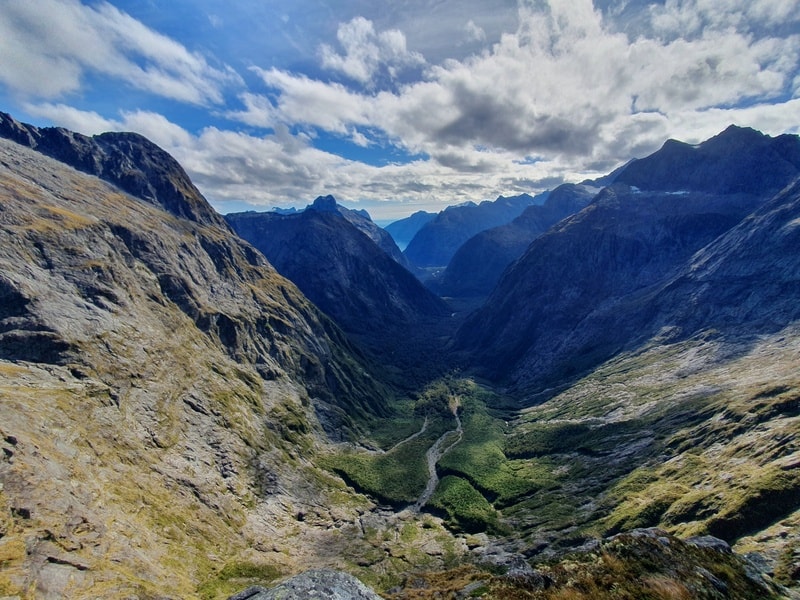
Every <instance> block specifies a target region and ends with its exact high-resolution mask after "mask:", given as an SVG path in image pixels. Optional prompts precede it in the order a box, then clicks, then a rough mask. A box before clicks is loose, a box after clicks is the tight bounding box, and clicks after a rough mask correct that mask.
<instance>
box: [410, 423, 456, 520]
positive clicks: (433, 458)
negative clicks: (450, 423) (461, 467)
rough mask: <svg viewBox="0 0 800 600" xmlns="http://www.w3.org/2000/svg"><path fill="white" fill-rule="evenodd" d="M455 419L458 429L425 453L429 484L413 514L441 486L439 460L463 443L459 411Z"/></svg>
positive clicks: (440, 438)
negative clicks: (448, 441)
mask: <svg viewBox="0 0 800 600" xmlns="http://www.w3.org/2000/svg"><path fill="white" fill-rule="evenodd" d="M453 417H454V418H455V420H456V428H455V429H452V430H450V431H447V432H445V433H443V434H442V435H441V436H440V437H439V439H438V440H436V442H434V444H433V446H431V447H430V448H428V451H427V452H426V453H425V458H426V459H427V461H428V484H427V485H426V486H425V491H423V492H422V495H421V496H420V497H419V498H418V499H417V501H416V502H415V503H414V504H413V505H412V506H411V507H410V510H411V511H413V512H417V513H418V512H419V511H420V510H421V509H422V507H423V506H425V505H426V504H427V503H428V500H430V499H431V496H433V492H434V491H435V490H436V486H437V485H439V475H438V474H437V473H436V463H437V462H439V459H441V458H442V456H444V455H445V454H447V452H449V451H450V450H451V449H452V448H453V447H454V446H455V445H456V444H458V443H459V442H460V441H461V437H462V436H463V433H464V430H463V429H462V427H461V418H460V417H459V416H458V410H457V409H454V410H453ZM453 434H455V435H456V439H455V440H454V441H453V442H451V443H450V444H449V445H447V446H445V442H446V441H447V438H448V437H450V436H451V435H453Z"/></svg>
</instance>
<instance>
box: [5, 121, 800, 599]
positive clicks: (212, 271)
mask: <svg viewBox="0 0 800 600" xmlns="http://www.w3.org/2000/svg"><path fill="white" fill-rule="evenodd" d="M506 200H508V201H507V202H506ZM490 205H492V206H490ZM495 205H496V206H495ZM480 207H483V209H481V210H487V211H491V210H497V211H499V212H503V213H504V216H503V220H501V221H499V222H497V225H498V227H497V228H496V229H491V228H490V227H488V225H487V228H484V231H483V232H481V231H474V232H472V233H469V235H467V234H466V230H467V228H461V229H460V230H459V232H458V234H457V235H456V234H452V235H451V234H450V233H447V234H446V235H443V237H442V240H443V241H445V242H447V244H444V245H448V244H450V242H451V241H452V240H454V239H455V238H456V237H458V238H459V239H461V241H460V242H458V246H459V247H460V250H459V249H458V248H453V249H452V252H453V256H454V257H457V258H453V259H452V260H450V259H449V258H447V260H446V261H445V262H439V260H442V258H441V257H439V258H437V259H436V260H435V261H433V262H430V263H429V265H428V266H431V265H435V266H444V265H446V264H448V263H450V264H449V266H448V268H447V271H448V272H449V273H448V272H446V273H445V274H444V276H443V277H442V278H441V279H440V280H439V281H437V282H436V283H435V284H433V285H432V287H434V289H437V288H436V285H442V286H445V285H447V286H451V287H450V288H449V290H450V293H452V294H453V295H454V296H458V295H461V296H462V297H463V296H466V295H467V294H475V295H476V296H478V298H479V301H480V306H479V307H478V308H477V309H476V310H474V311H472V312H471V313H464V312H460V310H459V311H456V310H454V309H451V308H449V306H448V305H447V304H446V303H445V302H444V301H443V300H442V299H441V298H439V297H437V296H436V295H435V294H434V293H432V292H431V291H430V290H429V289H427V288H426V287H424V286H423V285H422V284H421V283H420V282H419V281H418V280H417V279H415V277H414V276H413V275H412V274H411V272H409V270H408V269H407V268H406V267H404V266H403V264H402V262H401V261H402V258H398V256H397V252H396V249H397V247H396V245H395V244H394V242H393V241H392V240H388V243H387V241H386V240H387V237H386V233H385V232H381V231H379V230H378V229H377V227H376V226H375V225H374V223H372V221H371V219H369V216H368V215H366V214H364V213H363V212H361V211H349V210H347V209H344V208H343V207H341V206H339V205H338V204H337V203H336V201H335V199H333V198H332V197H327V196H323V197H320V198H318V199H317V200H316V201H315V202H314V203H313V204H312V205H311V206H309V207H308V208H307V209H305V210H303V211H295V212H293V213H290V214H279V213H240V214H236V215H227V217H226V218H223V217H221V216H220V215H218V214H217V213H216V212H215V211H214V210H213V209H212V208H211V207H210V205H208V203H207V202H206V201H205V199H204V198H203V196H202V194H201V193H200V192H199V190H197V188H195V187H194V185H193V184H192V183H191V181H190V180H189V178H188V177H187V176H186V174H185V172H184V171H183V169H182V168H181V167H180V165H179V164H178V163H177V162H175V161H174V159H172V158H171V157H169V155H167V154H166V153H164V152H163V150H161V149H159V148H158V147H156V146H155V145H153V144H152V143H151V142H149V141H148V140H146V139H145V138H143V137H141V136H137V135H134V134H127V133H108V134H103V135H100V136H94V137H87V136H82V135H80V134H77V133H73V132H69V131H67V130H64V129H57V128H36V127H33V126H31V125H25V124H22V123H19V122H17V121H15V120H14V119H13V118H11V117H10V116H8V115H5V114H0V448H2V454H0V484H2V485H1V486H0V564H1V565H2V568H1V569H0V597H5V596H7V597H12V598H13V597H18V598H46V599H49V598H62V597H72V598H94V597H104V598H132V597H138V598H204V599H206V598H208V599H211V598H219V599H223V600H224V599H226V598H229V597H231V598H237V599H240V598H249V597H253V598H272V597H282V596H281V595H282V594H284V593H288V592H287V590H294V592H293V593H294V594H295V596H294V597H305V596H307V595H308V594H311V593H315V592H314V590H318V589H320V588H324V589H327V590H330V591H329V594H333V593H336V594H340V595H342V597H343V598H357V597H367V596H369V597H374V595H373V593H372V592H371V591H369V590H366V589H365V588H364V586H363V585H362V584H361V583H359V582H356V581H354V580H353V579H352V578H349V577H346V576H343V575H341V573H337V572H332V571H330V569H338V570H342V571H346V572H348V573H350V574H352V575H355V576H357V577H358V578H359V579H360V580H361V581H362V582H364V583H366V584H368V585H369V586H371V587H372V588H374V589H375V590H376V591H377V592H378V593H379V594H380V595H381V596H382V597H385V598H387V599H388V598H391V599H397V600H399V599H405V598H408V599H411V598H435V597H454V598H456V597H475V596H478V595H480V596H481V597H485V598H517V597H535V598H596V599H600V600H605V599H611V598H615V597H629V598H695V597H696V598H737V599H738V598H742V599H751V598H752V599H754V600H755V599H760V598H791V597H794V596H793V594H794V595H796V592H797V590H798V589H799V588H800V502H798V498H800V469H798V457H799V456H800V446H799V445H798V441H797V436H796V432H797V427H798V424H800V409H798V390H800V373H798V370H797V365H798V362H799V361H800V327H799V326H798V318H799V317H800V309H798V307H800V252H798V249H799V248H800V237H799V236H800V234H799V233H798V231H800V230H798V223H800V138H798V137H797V136H791V135H784V136H778V137H770V136H766V135H763V134H761V133H759V132H756V131H753V130H750V129H744V128H739V127H731V128H729V129H727V130H725V131H724V132H721V133H720V134H719V135H718V136H716V137H714V138H712V139H710V140H708V141H706V142H703V143H701V144H697V145H688V144H684V143H681V142H676V141H668V142H666V143H665V144H664V146H663V148H662V149H661V150H659V151H658V152H656V153H654V154H653V155H651V156H648V157H646V158H642V159H638V160H633V161H631V162H629V163H627V164H626V165H625V166H623V167H622V168H620V169H619V170H617V171H615V172H614V173H612V174H609V176H608V177H607V178H604V179H602V180H597V181H594V182H584V183H582V184H577V185H565V186H562V187H560V188H556V189H555V190H552V191H551V192H550V193H549V194H546V195H542V196H540V197H537V198H536V199H534V198H533V197H531V196H527V197H526V198H517V199H503V198H500V199H498V202H497V203H482V204H481V205H474V206H472V207H461V209H457V208H453V209H448V210H446V211H443V213H441V214H440V215H439V216H437V217H436V218H435V219H433V220H431V221H430V222H429V223H428V225H426V226H424V227H422V228H421V229H420V230H419V233H418V234H417V236H416V237H419V235H420V234H422V232H423V231H424V230H425V229H426V228H427V227H429V226H432V225H434V223H436V221H437V220H441V221H443V222H446V221H447V220H448V219H451V217H452V222H456V221H460V222H462V224H463V222H466V221H468V220H469V219H470V218H471V217H469V218H467V217H464V215H467V214H472V213H474V212H475V211H476V209H478V208H480ZM448 212H450V214H449V215H447V216H446V218H445V217H443V216H442V215H444V214H445V213H448ZM459 215H461V216H459ZM462 217H463V218H462ZM440 218H441V219H440ZM488 220H489V219H488V218H487V219H486V221H488ZM445 230H447V227H445V228H444V229H442V230H441V231H445ZM425 235H428V234H425ZM473 236H475V237H473ZM416 237H415V239H416ZM470 237H472V239H471V240H470V239H469V238H470ZM451 238H452V239H451ZM421 239H424V238H421ZM412 243H413V242H412ZM454 243H455V242H454ZM410 247H411V244H409V248H410ZM393 248H394V250H393ZM409 248H407V249H406V257H408V249H409ZM420 248H422V246H420ZM456 250H458V252H456ZM436 252H438V250H436ZM470 256H471V257H473V258H470ZM470 261H473V271H474V274H469V275H474V276H473V277H467V274H468V271H469V263H470ZM423 262H424V261H423ZM459 265H460V266H459ZM479 267H480V268H479ZM484 267H485V268H484ZM451 269H452V271H451ZM459 270H460V272H461V275H458V273H459ZM494 280H496V282H497V283H496V285H495V286H494V287H493V288H492V289H490V287H491V286H492V281H494ZM444 289H445V288H444V287H443V288H442V293H444V292H443V290H444ZM309 570H310V571H309ZM304 571H308V572H307V573H305V574H303V575H300V576H299V577H294V578H290V576H293V575H297V574H300V573H302V572H304ZM279 582H282V583H279ZM276 583H279V585H277V586H276V587H274V589H272V590H267V587H270V586H273V585H275V584H276Z"/></svg>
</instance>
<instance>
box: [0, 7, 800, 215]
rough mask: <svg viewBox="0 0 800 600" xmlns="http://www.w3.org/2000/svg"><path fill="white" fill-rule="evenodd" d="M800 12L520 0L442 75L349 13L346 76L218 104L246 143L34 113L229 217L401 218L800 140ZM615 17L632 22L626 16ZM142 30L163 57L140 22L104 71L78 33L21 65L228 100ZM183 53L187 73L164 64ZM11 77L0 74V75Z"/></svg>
mask: <svg viewBox="0 0 800 600" xmlns="http://www.w3.org/2000/svg"><path fill="white" fill-rule="evenodd" d="M44 2H45V0H36V2H35V3H36V4H37V5H38V6H42V5H43V3H44ZM792 5H793V6H795V7H796V0H789V1H785V2H784V1H781V0H753V1H752V2H745V0H714V1H712V0H683V1H677V0H666V2H664V3H662V4H660V5H654V4H650V3H646V4H644V3H636V2H629V3H627V4H626V7H625V8H624V10H620V11H616V10H615V11H611V12H609V11H607V12H603V11H601V10H599V9H597V8H596V7H595V5H594V4H593V3H592V2H590V1H589V0H570V1H567V0H549V1H545V0H521V2H520V5H519V9H518V18H517V24H516V26H515V28H513V29H512V30H510V31H509V32H508V33H506V34H504V35H502V36H500V37H499V38H497V41H496V43H493V44H492V45H491V46H485V47H481V48H479V49H477V50H476V51H475V53H474V54H472V55H469V56H465V57H464V56H462V57H461V58H459V59H458V60H456V59H452V58H451V59H443V60H442V61H440V62H439V63H438V64H432V63H429V62H428V63H424V64H423V63H422V62H421V61H422V58H421V57H415V56H414V53H413V52H409V50H408V47H407V45H406V38H405V33H404V32H402V31H401V30H399V29H390V30H386V31H381V30H379V29H376V27H375V25H374V23H373V22H372V21H370V20H368V19H366V18H363V17H362V18H354V19H351V20H349V21H347V22H345V23H342V24H341V25H340V26H339V28H338V37H337V40H338V44H339V46H338V48H337V49H335V50H334V49H333V48H332V47H331V46H327V47H325V46H323V47H322V48H321V50H320V54H318V55H317V58H318V59H320V61H321V62H322V64H323V66H324V67H325V68H326V69H328V70H329V71H328V73H327V74H328V75H329V74H330V73H331V72H333V73H334V74H335V75H339V74H341V75H342V76H343V77H340V78H336V77H334V78H333V80H331V79H328V78H323V77H322V76H316V77H315V76H312V75H311V74H304V73H298V72H293V71H290V70H287V69H281V68H277V67H274V66H272V67H268V66H264V67H257V66H254V67H251V71H250V72H251V73H252V74H253V75H255V76H256V77H255V78H257V80H258V81H257V84H256V85H255V86H254V87H252V88H250V89H241V88H239V89H238V90H237V91H238V92H239V93H238V95H237V98H238V106H233V105H225V106H224V107H223V106H215V107H214V109H213V110H214V116H215V117H218V118H220V119H229V120H231V121H235V122H236V123H241V124H245V125H247V126H248V128H249V129H248V130H249V131H250V132H251V133H244V132H241V131H226V130H225V129H223V125H222V123H223V121H221V120H218V121H217V123H218V127H206V128H205V129H202V130H200V131H193V132H191V133H190V132H188V131H187V130H186V129H184V128H183V127H180V126H178V125H177V124H175V123H172V122H170V121H169V120H168V119H166V118H165V117H164V116H162V115H160V114H158V113H155V112H148V111H141V110H140V111H126V112H120V113H119V114H118V115H117V116H116V117H115V118H112V119H108V118H105V117H104V116H101V115H100V114H98V113H93V112H83V111H78V110H76V109H73V108H70V107H68V106H66V105H64V104H58V103H42V102H39V103H35V102H29V104H28V105H27V107H28V108H27V110H28V112H29V114H38V115H39V116H46V117H47V118H50V119H51V120H52V121H53V122H57V123H59V124H64V125H66V126H70V127H72V128H74V129H77V130H79V131H84V132H90V133H92V132H98V131H100V130H107V129H133V130H136V131H139V132H140V133H144V134H145V135H147V136H148V137H150V138H151V139H153V140H154V141H155V142H156V143H158V144H160V145H162V146H163V147H165V148H166V149H167V150H168V151H170V152H171V153H173V154H174V155H175V156H176V158H178V160H179V161H180V162H181V163H182V164H183V165H184V166H185V167H186V169H187V170H188V171H189V173H190V175H191V176H192V178H193V179H194V180H195V181H196V183H197V184H198V186H199V187H200V189H201V190H202V191H203V192H204V193H205V194H206V195H207V196H208V197H209V198H210V199H211V200H212V201H213V202H214V203H215V205H216V206H217V207H218V208H221V209H223V210H224V207H225V206H226V203H228V202H229V201H231V202H233V201H243V202H249V203H250V204H252V205H260V206H265V207H266V206H273V205H287V204H295V205H297V204H301V205H302V204H305V203H307V202H308V201H309V200H310V199H311V198H313V197H314V196H316V195H319V194H321V193H332V194H334V195H335V196H337V198H339V199H340V200H342V201H345V202H351V203H352V202H357V201H361V200H362V199H372V200H373V201H375V202H380V201H392V202H396V201H402V202H405V203H406V204H405V206H406V208H411V207H420V208H422V207H424V208H428V209H433V210H436V207H437V206H441V205H442V203H452V202H460V201H464V200H479V199H484V198H493V197H496V196H497V195H498V194H504V195H511V194H514V193H520V192H523V191H526V192H535V191H539V190H541V189H542V188H543V186H551V187H552V186H553V184H554V182H557V181H559V180H568V181H579V180H581V179H583V178H586V177H592V176H597V175H601V174H605V173H607V172H609V171H610V170H612V169H613V168H615V167H616V166H618V165H619V164H621V163H623V162H625V161H626V160H628V159H629V158H631V157H634V156H644V155H646V154H648V153H650V152H652V151H654V150H656V149H657V148H658V147H659V146H660V145H661V144H662V143H663V142H664V140H665V139H666V138H668V137H673V138H677V139H683V140H685V141H688V142H697V141H701V140H702V139H706V138H708V137H710V136H712V135H714V134H716V133H718V132H719V131H721V130H722V129H724V128H725V127H727V125H729V124H731V123H737V124H741V125H749V126H752V127H755V128H758V129H761V130H762V131H765V132H766V133H771V134H778V133H783V132H785V131H792V132H798V129H800V126H799V125H798V123H800V97H799V96H800V94H799V93H798V89H800V83H799V82H800V76H798V71H800V68H799V67H800V34H798V33H797V32H798V28H797V27H796V26H795V25H796V23H797V22H798V21H797V20H798V18H800V17H798V16H797V13H796V11H795V12H792V11H791V10H789V8H791V6H792ZM19 6H22V5H21V4H20V3H19V2H18V0H12V7H13V8H14V11H11V12H10V13H9V14H11V13H13V14H14V15H18V14H21V11H22V9H20V8H19ZM59 6H62V7H63V11H64V12H67V13H69V11H70V10H72V11H73V12H74V13H75V15H79V16H81V18H82V19H84V20H87V19H88V20H89V21H90V25H91V26H92V27H93V28H94V29H93V31H94V32H95V33H97V32H99V31H103V28H102V27H100V26H99V25H98V23H97V22H96V21H97V20H98V19H99V20H102V19H101V17H102V18H105V19H107V20H108V19H110V21H111V22H112V23H121V22H123V21H127V19H130V17H128V16H126V15H124V14H123V13H120V12H119V11H117V10H116V9H113V8H111V7H110V6H108V5H106V4H99V5H96V6H95V8H89V7H83V6H82V5H79V4H77V3H76V2H74V1H72V0H64V2H62V3H61V4H60V5H59ZM615 6H617V7H619V6H621V5H620V4H616V5H615ZM104 11H105V12H104ZM632 11H633V12H632ZM22 12H24V11H22ZM75 15H73V16H72V17H70V18H73V20H75V19H77V17H76V16H75ZM87 15H88V16H87ZM92 15H94V16H92ZM103 15H105V17H103ZM631 15H633V17H631ZM779 17H780V18H779ZM622 18H625V19H627V20H626V21H625V22H622V21H620V20H615V19H622ZM14 19H16V20H17V21H19V18H18V16H15V17H14ZM14 19H10V18H8V17H0V49H3V50H4V49H5V47H4V46H3V44H6V42H5V41H4V40H5V38H4V37H3V36H4V34H5V33H7V32H10V33H11V34H12V35H17V38H19V35H20V34H19V32H20V31H26V29H25V27H21V26H20V25H19V23H17V22H16V21H14ZM92 19H94V21H93V20H92ZM476 19H477V17H476ZM463 20H464V19H463V18H461V19H460V20H459V21H458V23H461V24H463ZM12 21H13V22H12ZM44 21H45V22H48V19H47V18H45V19H44ZM375 22H378V21H377V20H376V21H375ZM480 22H481V23H484V21H483V20H481V21H480ZM14 23H16V24H14ZM405 23H410V21H409V20H407V21H405ZM472 24H473V25H475V23H474V22H473V23H472ZM451 25H452V23H451ZM140 26H141V24H140ZM27 27H29V28H30V27H33V25H31V24H29V25H27ZM141 27H143V26H141ZM106 29H109V30H112V31H115V30H114V28H113V27H112V26H111V25H107V26H106ZM478 29H479V28H477V26H475V27H474V28H472V27H470V26H469V24H468V26H467V29H466V30H465V29H464V28H463V25H458V26H457V27H451V29H450V31H453V32H455V35H456V37H458V36H462V37H461V38H460V39H462V40H463V39H464V38H463V36H464V34H465V31H467V32H468V31H469V30H472V31H473V33H474V34H475V35H477V34H478V33H479V31H478ZM70 30H71V29H70ZM149 33H150V34H152V35H154V36H156V40H155V41H160V42H161V43H162V45H161V46H159V44H158V43H155V42H154V43H153V45H149V46H148V47H147V48H144V47H143V45H142V44H143V43H144V42H143V40H144V39H146V38H147V31H144V32H142V31H140V32H139V33H136V28H135V27H134V28H132V29H130V30H128V33H127V34H126V35H127V36H128V37H127V38H125V40H127V41H123V40H122V38H121V37H120V36H122V35H123V34H122V33H119V32H117V33H116V34H115V35H116V36H117V38H115V39H114V38H113V36H112V38H111V39H112V41H110V42H109V41H97V40H96V41H95V42H94V43H96V44H99V46H96V47H93V52H99V51H105V50H106V46H107V45H108V46H109V47H110V52H111V54H110V60H109V65H107V66H105V67H100V66H96V65H95V64H94V63H93V62H91V61H90V59H89V58H87V57H85V56H84V53H83V52H82V51H80V48H81V46H82V44H83V42H82V39H83V38H82V34H80V33H75V34H74V35H75V37H76V39H75V40H72V41H70V40H60V41H58V43H55V42H53V43H50V42H47V43H45V44H44V45H43V49H37V50H36V51H35V52H33V53H32V54H31V53H27V54H26V55H25V57H23V59H21V60H29V61H34V63H35V60H45V59H47V60H49V58H50V57H51V55H53V56H55V57H56V58H57V59H59V60H61V61H62V63H63V64H61V63H58V61H56V63H54V64H60V65H61V66H63V67H64V71H63V72H61V73H53V77H52V79H51V80H48V81H44V82H32V83H31V82H29V83H28V85H30V86H36V85H40V86H43V87H44V88H47V87H48V86H50V87H52V89H53V90H62V91H61V92H58V93H62V94H63V93H65V92H64V91H63V90H68V89H72V90H78V89H80V85H81V78H82V77H85V76H86V74H88V73H94V72H97V73H101V72H105V71H100V69H101V68H105V69H109V72H112V73H115V74H118V75H115V76H121V75H119V74H122V73H124V72H125V69H140V70H142V69H144V70H146V68H145V67H144V66H143V65H145V66H148V67H149V68H151V69H156V70H158V69H159V67H158V65H160V64H162V63H164V64H179V65H184V67H182V69H178V68H175V69H173V70H172V71H170V70H169V69H167V68H163V69H161V71H162V72H163V73H166V74H167V75H168V74H169V73H175V74H177V73H184V72H185V71H188V72H193V73H196V74H197V79H196V80H194V79H191V78H188V79H186V78H184V79H181V78H180V77H178V76H177V75H175V77H174V78H173V79H174V80H175V81H177V82H184V83H186V82H189V83H191V85H190V86H189V87H192V85H195V84H197V85H198V87H201V86H199V82H200V81H201V80H202V81H205V80H207V81H210V82H211V83H212V84H213V83H214V82H215V81H216V82H217V85H216V87H214V85H211V86H210V87H209V88H208V89H207V90H206V91H204V92H203V93H204V94H205V96H204V97H203V98H204V100H203V101H204V102H206V103H209V104H214V103H215V102H216V99H215V98H221V97H222V95H223V94H224V92H225V91H227V89H228V88H227V87H226V86H229V85H230V83H231V82H230V81H229V80H227V79H226V77H227V75H226V73H227V71H226V70H225V69H219V70H218V77H217V79H215V78H214V77H211V76H208V74H207V70H208V69H211V67H210V66H209V65H208V64H207V63H205V62H204V61H203V60H202V59H201V58H199V57H198V56H197V55H194V54H192V53H189V52H188V51H186V49H185V48H183V47H182V46H179V45H177V44H175V43H174V42H171V43H170V40H168V39H167V38H161V37H160V36H159V35H158V34H154V33H153V32H149ZM31 35H32V34H31ZM40 35H43V34H41V32H40ZM59 36H60V34H58V33H57V34H56V36H55V37H56V38H59ZM62 37H63V36H62ZM17 38H14V39H17ZM454 39H455V38H454ZM17 41H19V40H17ZM87 44H88V42H87ZM137 44H138V45H137ZM51 46H52V47H55V48H58V49H59V52H55V51H51V50H49V48H51ZM65 48H71V49H72V50H70V51H69V52H67V51H66V50H65ZM173 55H175V56H178V57H183V59H182V60H183V62H181V60H177V58H176V61H175V62H174V63H169V61H168V60H167V57H170V56H173ZM12 56H13V55H12ZM159 57H160V58H159ZM192 59H194V60H196V61H197V62H195V63H192V62H191V60H192ZM159 61H160V62H159ZM4 63H5V61H4ZM32 64H33V63H32ZM48 64H49V63H48ZM115 64H116V65H118V66H114V67H113V68H112V65H115ZM14 68H15V67H9V66H7V65H5V64H3V65H0V78H2V77H3V76H5V75H3V74H5V73H8V72H13V71H14ZM31 68H40V67H36V66H35V65H34V67H31ZM41 68H43V69H45V73H46V74H47V73H48V72H49V71H48V69H49V67H41ZM71 68H72V70H71ZM415 69H416V70H415ZM212 71H213V69H212ZM400 74H402V75H404V77H405V78H403V77H400V76H399V75H400ZM410 75H415V76H418V77H417V78H416V79H409V76H410ZM204 78H205V79H204ZM134 81H136V80H134ZM154 82H155V80H153V82H151V83H152V85H153V86H155V83H154ZM173 83H174V82H173ZM20 85H22V84H20ZM141 85H144V84H143V83H142V84H141ZM70 86H72V87H70ZM76 86H77V87H76ZM168 87H169V86H165V87H164V88H159V87H157V86H155V89H168ZM148 89H149V88H148ZM203 89H205V88H203ZM198 93H199V92H198ZM40 95H41V96H43V97H45V98H51V97H56V96H48V95H46V94H44V93H41V94H40ZM254 130H255V131H261V132H262V133H264V134H265V135H261V136H258V135H253V134H252V131H254ZM321 132H324V133H325V134H327V135H326V136H325V137H326V138H328V139H329V138H330V136H334V137H336V136H338V137H340V138H341V139H342V140H346V141H348V142H349V143H350V144H355V145H357V146H361V147H369V146H371V145H378V144H380V145H382V146H386V145H389V146H392V145H393V146H395V147H397V148H400V149H401V150H403V151H404V152H405V153H406V154H407V155H412V156H418V157H420V156H421V157H425V158H420V159H418V160H413V161H411V162H408V163H407V164H390V165H386V166H380V167H378V166H372V165H368V164H364V163H360V162H357V161H353V160H347V159H345V158H342V157H340V156H336V155H334V154H331V153H328V152H324V151H322V150H319V149H317V148H314V143H315V141H314V140H315V136H318V137H319V138H322V137H323V136H322V135H320V134H321ZM329 147H330V146H329ZM350 147H351V148H352V146H350Z"/></svg>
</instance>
